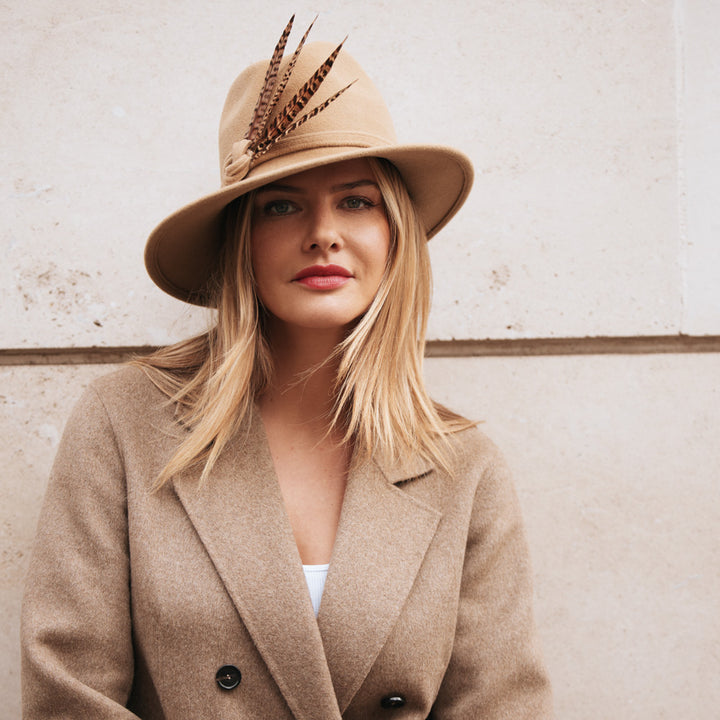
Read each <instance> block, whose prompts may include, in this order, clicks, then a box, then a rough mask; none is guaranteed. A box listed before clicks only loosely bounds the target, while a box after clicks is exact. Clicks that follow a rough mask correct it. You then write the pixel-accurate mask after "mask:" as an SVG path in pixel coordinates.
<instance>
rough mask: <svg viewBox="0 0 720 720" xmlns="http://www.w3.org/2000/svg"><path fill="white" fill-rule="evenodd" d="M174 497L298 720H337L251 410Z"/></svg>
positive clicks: (184, 478)
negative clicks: (212, 460) (201, 478)
mask: <svg viewBox="0 0 720 720" xmlns="http://www.w3.org/2000/svg"><path fill="white" fill-rule="evenodd" d="M174 486H175V491H176V493H177V495H178V497H179V498H180V501H181V502H182V504H183V506H184V508H185V511H186V512H187V514H188V516H189V517H190V520H191V521H192V523H193V525H194V526H195V529H196V530H197V533H198V536H199V537H200V540H201V541H202V542H203V544H204V545H205V548H206V549H207V552H208V554H209V555H210V558H211V559H212V561H213V563H214V565H215V567H216V569H217V572H218V574H219V575H220V577H221V579H222V581H223V583H224V584H225V587H226V588H227V591H228V594H229V595H230V597H231V598H232V601H233V602H234V603H235V606H236V607H237V609H238V612H239V614H240V617H241V618H242V621H243V623H244V624H245V626H246V627H247V630H248V632H249V633H250V635H251V636H252V638H253V641H254V643H255V645H256V647H257V649H258V651H259V652H260V654H261V655H262V657H263V659H264V660H265V663H266V664H267V666H268V669H269V670H270V672H271V673H272V675H273V678H274V679H275V681H276V682H277V684H278V687H279V688H280V690H281V692H282V694H283V696H284V697H285V699H286V701H287V703H288V705H289V707H290V709H291V711H292V713H293V715H294V717H296V718H298V720H318V719H319V718H322V719H323V720H325V719H326V718H327V719H328V720H329V719H333V720H335V719H337V720H339V718H340V712H339V710H338V705H337V701H336V699H335V694H334V691H333V685H332V679H331V677H330V673H329V670H328V666H327V662H326V660H325V654H324V651H323V644H322V639H321V636H320V632H319V629H318V625H317V622H316V620H315V616H314V614H313V611H312V606H311V604H310V598H309V594H308V589H307V585H306V583H305V578H304V576H303V572H302V565H301V562H300V556H299V554H298V550H297V545H296V544H295V539H294V537H293V534H292V529H291V527H290V522H289V519H288V517H287V513H286V512H285V508H284V505H283V501H282V496H281V494H280V488H279V485H278V482H277V478H276V476H275V470H274V467H273V463H272V459H271V457H270V451H269V448H268V444H267V439H266V437H265V432H264V429H263V426H262V422H261V420H260V417H259V414H258V412H257V410H255V412H254V415H253V418H252V422H251V423H250V428H249V430H248V432H247V434H243V435H242V436H241V437H238V438H237V439H236V440H235V441H233V442H232V443H231V444H229V446H228V447H227V448H226V450H224V451H223V453H222V455H221V457H220V458H219V459H218V461H217V463H216V465H215V467H214V468H213V471H212V473H211V476H210V477H209V478H208V479H207V481H206V482H205V483H204V485H203V486H202V487H200V486H198V480H197V473H193V472H186V473H184V474H183V475H181V476H179V477H178V478H176V480H175V481H174Z"/></svg>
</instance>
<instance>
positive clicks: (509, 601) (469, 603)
mask: <svg viewBox="0 0 720 720" xmlns="http://www.w3.org/2000/svg"><path fill="white" fill-rule="evenodd" d="M531 574H532V573H531V568H530V562H529V557H528V549H527V544H526V540H525V534H524V529H523V523H522V518H521V515H520V508H519V505H518V500H517V496H516V494H515V489H514V486H513V484H512V481H511V479H510V476H509V472H508V470H507V466H506V465H505V463H504V461H503V459H502V458H501V457H500V456H499V455H497V456H496V457H495V458H494V459H493V461H492V462H491V463H490V465H489V466H488V469H487V470H486V471H485V473H484V475H483V478H482V479H481V481H480V483H479V485H478V489H477V491H476V493H475V499H474V503H473V508H472V516H471V520H470V525H469V532H468V538H467V545H466V551H465V560H464V565H463V577H462V582H461V588H460V598H459V607H458V616H457V625H456V630H455V639H454V645H453V651H452V655H451V658H450V663H449V665H448V668H447V671H446V674H445V676H444V678H443V682H442V685H441V687H440V691H439V693H438V697H437V700H436V702H435V704H434V706H433V712H432V714H431V716H430V717H431V718H432V720H468V718H483V720H521V719H522V720H548V719H549V718H551V717H552V701H551V692H550V684H549V680H548V677H547V674H546V671H545V668H544V666H543V663H542V660H541V655H540V651H539V647H538V644H537V639H536V634H535V628H534V622H533V617H532V594H533V593H532V577H531Z"/></svg>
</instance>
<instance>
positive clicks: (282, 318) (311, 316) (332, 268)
mask: <svg viewBox="0 0 720 720" xmlns="http://www.w3.org/2000/svg"><path fill="white" fill-rule="evenodd" d="M389 247H390V229H389V224H388V220H387V216H386V213H385V207H384V203H383V200H382V195H381V193H380V190H379V188H378V186H377V184H376V182H375V179H374V176H373V173H372V169H371V167H370V164H369V163H368V162H367V161H366V160H351V161H346V162H343V163H336V164H334V165H330V166H327V167H322V168H315V169H313V170H309V171H306V172H304V173H298V174H296V175H293V176H290V177H287V178H283V179H282V180H280V181H279V182H277V183H273V184H271V185H269V186H265V187H263V188H260V189H259V190H258V191H257V192H256V194H255V198H254V202H253V217H252V232H251V251H252V264H253V270H254V275H255V281H256V290H257V293H258V297H259V298H260V301H261V302H262V304H263V305H264V307H265V308H266V310H267V311H268V312H269V313H270V314H271V315H272V316H274V318H275V319H276V320H277V321H278V322H280V323H287V324H289V325H294V326H297V327H303V328H324V329H329V328H333V327H336V328H343V327H347V326H348V325H349V324H350V323H352V322H353V321H354V320H356V319H357V318H358V317H359V316H360V315H362V314H363V313H364V312H365V311H366V310H367V308H368V307H369V305H370V304H371V302H372V300H373V298H374V297H375V295H376V293H377V290H378V287H379V286H380V283H381V281H382V278H383V276H384V273H385V266H386V263H387V257H388V252H389Z"/></svg>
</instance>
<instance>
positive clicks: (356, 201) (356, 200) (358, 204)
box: [342, 197, 375, 210]
mask: <svg viewBox="0 0 720 720" xmlns="http://www.w3.org/2000/svg"><path fill="white" fill-rule="evenodd" d="M342 204H343V205H344V207H346V208H347V209H348V210H363V209H364V208H370V207H374V205H375V203H373V202H371V201H370V200H368V198H364V197H349V198H345V200H343V202H342Z"/></svg>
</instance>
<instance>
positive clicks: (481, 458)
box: [450, 424, 505, 470]
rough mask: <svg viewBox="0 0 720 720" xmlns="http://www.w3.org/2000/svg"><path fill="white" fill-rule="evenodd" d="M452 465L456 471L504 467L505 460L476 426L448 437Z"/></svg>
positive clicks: (491, 441) (495, 446) (492, 442)
mask: <svg viewBox="0 0 720 720" xmlns="http://www.w3.org/2000/svg"><path fill="white" fill-rule="evenodd" d="M450 443H451V445H452V449H453V457H454V465H455V468H456V469H457V470H461V469H466V470H467V469H470V467H472V468H475V469H477V468H482V469H493V468H494V467H497V466H503V467H504V466H505V459H504V457H503V454H502V452H501V451H500V449H499V448H498V446H497V445H496V444H495V442H494V441H493V440H492V439H491V438H490V437H489V436H488V435H487V434H486V433H485V432H484V431H483V430H481V429H480V428H479V427H478V425H477V424H475V425H472V426H470V427H466V428H463V429H462V430H458V431H457V432H455V433H452V435H450Z"/></svg>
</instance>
